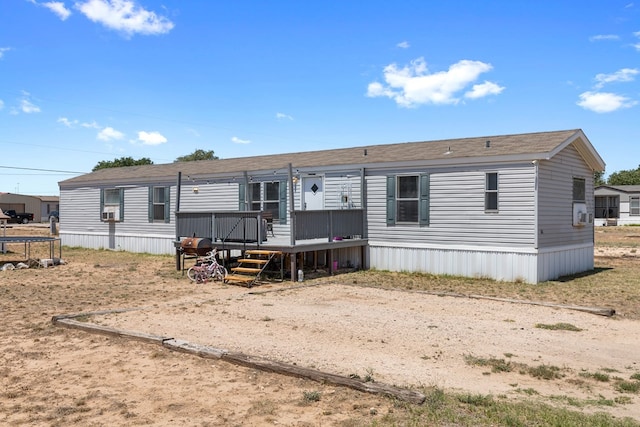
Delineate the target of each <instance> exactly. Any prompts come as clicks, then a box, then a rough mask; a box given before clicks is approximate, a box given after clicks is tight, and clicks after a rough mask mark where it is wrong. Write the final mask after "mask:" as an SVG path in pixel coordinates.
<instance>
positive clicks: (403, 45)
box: [396, 41, 411, 49]
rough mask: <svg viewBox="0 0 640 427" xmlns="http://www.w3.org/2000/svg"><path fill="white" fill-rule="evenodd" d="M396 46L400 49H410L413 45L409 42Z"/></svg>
mask: <svg viewBox="0 0 640 427" xmlns="http://www.w3.org/2000/svg"><path fill="white" fill-rule="evenodd" d="M396 46H397V47H399V48H400V49H409V47H410V46H411V45H410V44H409V42H408V41H402V42H400V43H398V44H397V45H396Z"/></svg>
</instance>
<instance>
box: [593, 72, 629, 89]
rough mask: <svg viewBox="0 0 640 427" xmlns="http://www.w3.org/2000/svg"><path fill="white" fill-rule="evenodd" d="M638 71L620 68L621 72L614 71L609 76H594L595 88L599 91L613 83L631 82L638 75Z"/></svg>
mask: <svg viewBox="0 0 640 427" xmlns="http://www.w3.org/2000/svg"><path fill="white" fill-rule="evenodd" d="M639 73H640V71H639V70H638V69H637V68H622V69H621V70H618V71H616V72H615V73H611V74H604V73H602V74H596V77H595V80H596V84H595V87H596V88H597V89H600V88H601V87H603V86H604V85H605V84H608V83H615V82H632V81H633V80H634V77H635V76H636V75H638V74H639Z"/></svg>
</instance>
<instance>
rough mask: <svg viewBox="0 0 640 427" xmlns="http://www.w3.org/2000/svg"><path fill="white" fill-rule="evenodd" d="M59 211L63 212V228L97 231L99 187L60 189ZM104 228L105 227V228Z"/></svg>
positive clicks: (99, 226)
mask: <svg viewBox="0 0 640 427" xmlns="http://www.w3.org/2000/svg"><path fill="white" fill-rule="evenodd" d="M60 211H61V212H64V224H63V225H62V227H63V229H64V230H68V231H78V232H84V231H91V232H97V231H99V229H100V228H102V227H101V226H102V223H101V221H100V189H99V188H78V189H74V190H60ZM105 230H106V228H105Z"/></svg>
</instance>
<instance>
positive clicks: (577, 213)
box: [573, 203, 593, 227]
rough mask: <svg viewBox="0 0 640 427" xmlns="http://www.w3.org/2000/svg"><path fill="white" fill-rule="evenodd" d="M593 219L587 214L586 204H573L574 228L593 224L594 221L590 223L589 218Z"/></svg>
mask: <svg viewBox="0 0 640 427" xmlns="http://www.w3.org/2000/svg"><path fill="white" fill-rule="evenodd" d="M590 217H591V218H593V216H590V214H589V213H588V212H587V205H586V203H574V204H573V226H574V227H583V226H585V225H587V224H588V223H591V222H593V219H591V221H589V218H590Z"/></svg>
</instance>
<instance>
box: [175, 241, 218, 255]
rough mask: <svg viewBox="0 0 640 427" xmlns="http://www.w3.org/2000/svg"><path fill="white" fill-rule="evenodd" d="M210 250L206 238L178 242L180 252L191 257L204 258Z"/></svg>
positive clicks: (209, 242) (211, 247) (209, 244)
mask: <svg viewBox="0 0 640 427" xmlns="http://www.w3.org/2000/svg"><path fill="white" fill-rule="evenodd" d="M212 249H213V244H212V243H211V239H207V238H200V237H187V238H186V239H182V241H181V242H180V251H181V252H182V253H183V254H184V255H187V256H191V257H197V256H204V255H206V254H207V252H211V250H212Z"/></svg>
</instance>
